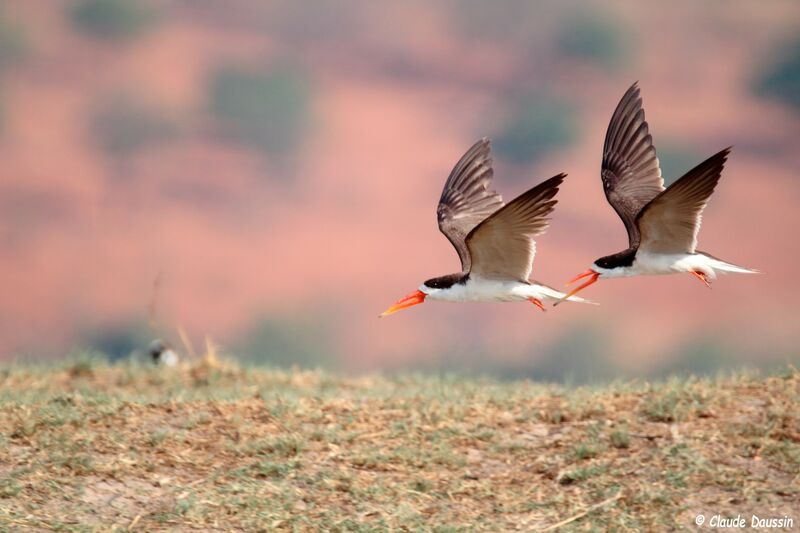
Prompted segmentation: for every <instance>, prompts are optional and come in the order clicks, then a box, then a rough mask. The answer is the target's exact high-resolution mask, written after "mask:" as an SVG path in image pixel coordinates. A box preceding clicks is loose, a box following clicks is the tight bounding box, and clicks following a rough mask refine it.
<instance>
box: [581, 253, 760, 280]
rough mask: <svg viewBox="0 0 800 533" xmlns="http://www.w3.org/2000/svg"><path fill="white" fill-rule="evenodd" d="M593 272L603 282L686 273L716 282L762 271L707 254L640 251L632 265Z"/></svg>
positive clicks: (598, 269) (596, 267)
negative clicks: (730, 275)
mask: <svg viewBox="0 0 800 533" xmlns="http://www.w3.org/2000/svg"><path fill="white" fill-rule="evenodd" d="M592 270H594V271H595V272H597V273H598V274H600V278H601V279H608V278H624V277H631V276H659V275H664V274H678V273H686V272H689V273H691V272H701V273H703V274H705V276H706V277H707V278H708V279H716V277H717V272H721V273H725V272H736V273H740V274H755V273H758V270H754V269H749V268H745V267H741V266H738V265H734V264H731V263H726V262H725V261H722V260H720V259H717V258H715V257H711V256H709V255H706V254H704V253H700V252H697V253H692V254H690V253H678V254H661V253H651V252H646V251H644V250H639V252H638V253H637V254H636V259H635V260H634V261H633V263H632V264H631V266H628V267H617V268H613V269H607V268H602V267H599V266H597V265H592Z"/></svg>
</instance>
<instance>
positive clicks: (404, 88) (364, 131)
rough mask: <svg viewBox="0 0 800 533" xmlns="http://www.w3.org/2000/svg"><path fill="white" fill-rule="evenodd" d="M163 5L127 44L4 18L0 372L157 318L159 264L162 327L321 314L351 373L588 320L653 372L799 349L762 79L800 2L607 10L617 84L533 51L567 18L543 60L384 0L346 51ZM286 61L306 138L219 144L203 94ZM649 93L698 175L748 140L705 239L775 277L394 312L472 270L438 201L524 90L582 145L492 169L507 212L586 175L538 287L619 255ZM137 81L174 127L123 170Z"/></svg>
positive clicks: (559, 223)
mask: <svg viewBox="0 0 800 533" xmlns="http://www.w3.org/2000/svg"><path fill="white" fill-rule="evenodd" d="M154 5H155V6H157V7H158V9H159V10H160V12H161V14H162V15H161V19H160V20H159V22H158V23H157V24H156V25H154V27H153V28H151V29H150V30H149V31H148V32H146V33H144V34H143V35H141V36H139V37H137V38H136V39H132V40H130V41H125V42H107V41H102V40H97V39H93V38H90V37H87V36H85V35H82V34H80V33H79V32H77V31H76V30H75V28H74V26H73V24H71V23H70V18H69V16H68V8H69V4H68V3H66V2H62V3H48V5H46V6H45V5H44V4H40V3H31V2H26V1H23V0H16V1H10V2H7V3H6V5H5V9H4V11H5V16H6V18H7V19H10V20H13V21H14V22H15V23H16V24H18V25H19V26H20V27H22V28H23V29H24V31H25V34H26V40H27V41H28V45H27V46H28V48H29V50H28V52H27V53H26V57H25V58H24V60H22V61H19V62H18V63H17V64H15V65H13V66H11V67H9V68H8V69H7V72H6V73H5V74H4V75H3V77H2V82H1V83H2V98H3V105H4V109H5V119H4V126H3V133H2V137H0V160H1V161H2V174H0V176H1V177H0V292H1V293H2V294H3V295H4V296H3V298H2V299H0V316H2V320H0V357H11V356H13V355H15V354H18V353H20V351H25V353H30V352H34V353H35V352H37V351H39V350H43V351H53V350H59V349H63V348H65V347H68V346H70V345H72V344H73V343H75V342H76V341H78V340H80V335H81V334H82V333H83V332H86V331H88V330H91V329H96V328H100V327H103V326H106V325H108V324H116V323H128V322H131V321H135V320H144V319H146V314H147V306H148V303H149V300H150V297H151V286H152V283H153V279H154V278H155V277H156V275H157V274H158V272H159V271H161V272H163V283H162V287H161V292H160V295H159V298H160V300H159V307H160V309H159V315H160V321H161V323H162V324H163V326H164V328H165V329H168V330H174V328H175V327H176V326H177V325H179V324H180V325H183V326H184V327H185V328H186V329H187V331H188V332H189V334H190V336H192V337H193V338H195V339H200V338H202V337H203V336H204V335H210V336H212V337H214V338H216V339H218V340H220V341H222V342H223V343H226V342H227V343H234V342H235V341H236V339H237V338H239V337H240V336H242V335H245V334H246V333H247V332H248V331H250V330H251V329H252V328H253V327H254V326H255V325H257V324H258V322H259V321H260V320H262V319H264V317H289V319H298V320H300V319H302V320H308V321H310V322H311V323H314V324H324V325H325V327H326V328H327V329H329V330H330V332H331V339H330V342H331V343H332V346H331V350H332V351H334V352H337V353H341V354H343V356H344V357H345V359H346V361H347V362H348V363H349V364H350V365H351V366H352V367H355V368H368V367H377V366H387V365H395V364H401V363H405V362H408V361H407V359H409V358H415V357H421V356H422V357H424V356H425V354H430V353H433V352H441V351H448V350H452V349H463V348H465V347H469V348H473V349H491V350H492V351H494V352H496V353H498V354H499V356H500V355H502V354H515V353H525V354H529V355H526V357H529V358H535V357H536V351H537V349H538V348H539V347H541V346H543V345H544V343H546V342H548V339H552V338H555V337H556V336H557V335H563V333H564V331H565V330H566V329H567V328H576V329H580V328H582V327H584V326H586V325H588V324H592V325H597V326H599V327H602V328H607V331H608V334H609V335H610V337H611V338H612V340H613V341H614V347H615V348H619V350H616V351H617V352H618V353H619V354H620V358H622V359H625V358H629V359H633V360H635V362H636V363H637V364H641V365H643V366H648V365H649V363H648V362H647V360H646V358H648V357H656V356H659V355H661V354H663V353H664V352H665V351H668V350H669V347H671V346H677V345H678V344H680V343H681V342H683V340H684V339H686V338H694V337H698V336H705V335H709V336H713V337H721V338H724V339H725V340H726V341H727V342H729V343H731V344H733V345H736V346H738V347H740V348H742V349H745V350H749V351H751V352H753V353H754V354H756V355H758V354H760V353H762V352H763V353H765V354H766V353H768V352H769V353H774V352H776V351H780V350H781V349H783V348H784V347H787V346H789V345H790V344H791V343H792V342H793V341H796V340H797V333H796V326H797V324H796V320H794V319H793V318H792V317H794V316H796V312H795V311H793V309H794V306H795V301H796V299H797V296H798V289H797V288H796V287H793V286H792V284H793V282H794V279H793V278H794V274H795V270H796V269H795V267H794V265H796V264H797V261H798V260H800V245H798V244H797V243H798V242H800V241H798V240H797V239H796V238H794V236H793V231H794V228H797V227H800V211H799V210H797V209H796V208H795V206H796V205H797V204H798V201H800V188H799V187H798V185H797V171H798V169H799V168H800V150H798V144H797V133H798V131H800V115H798V114H797V113H792V111H791V110H790V109H788V108H786V107H784V106H782V105H780V104H778V103H775V102H771V101H768V100H762V99H759V98H757V97H756V96H754V95H753V92H752V90H751V85H752V81H751V80H752V79H753V78H754V76H755V75H756V74H757V73H758V71H759V68H761V65H763V64H764V63H765V62H768V60H769V59H770V54H771V52H772V50H773V49H774V47H775V46H776V45H777V44H780V42H781V39H783V36H787V37H788V36H790V35H792V32H793V31H796V24H795V25H794V26H793V25H792V21H796V20H798V15H800V5H797V4H793V3H791V2H783V3H780V2H779V3H774V4H770V5H769V6H762V5H760V4H750V3H733V4H730V5H729V6H728V7H727V8H726V9H725V11H720V10H719V9H718V8H719V6H717V5H715V4H707V5H696V4H695V3H692V2H678V3H677V4H670V6H669V7H667V6H666V5H664V6H653V5H647V6H644V5H631V4H627V3H625V4H623V3H609V4H603V5H602V7H603V9H604V10H608V11H609V13H613V17H614V18H615V19H618V20H619V21H620V23H621V24H622V26H623V27H624V28H626V31H627V32H628V33H629V35H630V38H629V47H630V48H631V50H630V51H629V59H628V61H627V62H626V64H625V66H623V67H621V68H619V69H616V70H613V69H604V68H600V67H598V66H596V65H591V64H587V63H585V62H581V61H578V60H568V59H563V58H560V57H557V56H555V55H553V52H552V50H548V49H546V48H541V47H540V46H539V45H540V44H541V43H548V42H551V41H552V39H551V37H552V36H551V35H550V33H552V31H553V30H552V29H551V27H550V25H549V24H547V22H548V21H554V20H559V19H558V17H559V16H561V15H559V14H558V13H555V12H553V9H552V8H550V9H548V10H545V12H544V13H543V14H542V20H540V21H538V22H532V23H531V28H532V30H531V31H533V30H534V29H535V30H536V31H538V32H540V33H537V34H536V38H535V39H532V41H531V42H533V43H534V44H535V45H536V46H532V47H529V48H525V47H524V46H523V45H521V44H520V43H519V42H518V41H516V42H515V41H514V40H509V41H505V42H503V41H497V40H492V39H487V38H478V37H475V38H472V37H471V36H470V35H469V34H468V33H466V32H464V31H463V29H459V28H458V27H456V24H455V23H454V22H453V17H452V16H451V15H452V13H451V11H452V9H453V8H454V6H451V5H450V4H434V5H431V4H430V3H427V2H418V3H412V4H406V3H404V4H403V5H402V7H401V6H399V5H397V6H392V7H389V6H387V5H383V6H382V7H378V6H371V7H369V8H368V9H364V10H363V11H361V12H360V14H359V20H361V21H362V24H361V25H360V26H359V28H360V29H359V30H358V32H354V33H353V34H349V33H348V32H344V31H343V32H341V35H333V36H330V35H328V36H318V35H316V34H314V32H313V31H311V32H309V33H303V32H302V31H299V30H298V31H297V32H296V34H291V33H289V32H288V31H287V32H284V33H281V32H278V31H275V29H274V26H271V25H269V24H267V23H262V21H264V20H267V19H269V17H278V16H280V15H281V13H282V12H281V10H282V9H283V10H289V9H290V7H289V5H288V4H278V5H279V6H280V7H274V6H273V7H272V8H271V11H270V9H267V8H264V10H263V11H264V13H260V14H258V15H259V16H256V13H251V11H257V10H256V8H253V7H252V6H248V4H247V3H246V2H235V3H231V5H230V6H229V8H228V9H227V10H223V9H222V8H220V7H213V4H211V3H202V4H201V5H200V6H198V7H195V6H194V5H193V4H192V3H190V2H174V3H173V2H164V3H154ZM309 9H311V8H309ZM576 9H578V8H576ZM223 11H225V13H223ZM237 14H238V16H237ZM410 29H413V30H410ZM314 31H316V30H314ZM548 32H549V33H548ZM545 56H546V57H550V60H549V61H543V60H542V57H545ZM551 56H552V57H551ZM553 58H555V59H553ZM286 63H289V64H291V65H292V66H293V67H295V68H297V69H298V70H301V71H303V72H304V73H305V75H306V76H307V78H308V79H309V80H310V84H311V87H312V90H311V92H312V100H311V109H310V116H311V119H310V124H309V127H308V128H307V131H306V134H305V136H304V137H303V139H302V142H301V143H300V145H299V147H298V149H297V151H296V153H295V154H294V156H293V157H291V158H290V161H288V162H285V161H278V160H277V158H275V157H270V156H269V155H264V154H262V153H259V152H258V151H257V150H254V149H252V148H250V147H248V146H246V145H243V144H241V143H234V142H230V141H228V140H226V139H225V138H224V136H222V135H220V133H219V131H218V128H217V127H215V123H214V121H215V119H214V117H213V116H212V114H211V112H210V111H209V96H208V89H207V86H208V80H209V79H210V77H211V75H212V73H213V72H214V70H215V68H217V66H218V65H220V64H242V65H249V66H251V67H253V68H267V67H269V66H270V65H275V64H286ZM637 79H638V80H639V82H640V85H641V87H642V91H643V95H644V99H645V106H646V110H647V116H648V119H649V121H650V123H651V130H652V132H653V134H654V137H655V140H656V146H657V147H658V146H668V147H672V148H673V149H674V147H676V146H678V147H681V148H683V149H684V150H687V151H689V152H690V153H691V154H693V156H696V158H697V160H696V161H693V162H694V163H696V162H699V161H700V160H701V159H702V158H704V157H705V156H707V155H711V154H712V153H714V152H716V151H717V150H719V149H721V148H723V147H725V146H728V145H731V144H732V145H734V150H733V156H732V157H731V159H730V161H729V164H728V167H727V168H726V171H725V174H724V178H723V181H722V183H721V186H720V188H719V189H718V192H717V193H716V194H715V195H714V198H713V201H712V203H711V205H710V206H709V208H708V209H707V211H706V214H705V218H704V221H705V224H704V227H703V232H702V235H701V248H702V249H704V250H707V251H710V252H712V253H713V254H715V255H718V256H720V257H723V258H725V259H728V260H730V261H733V262H736V263H740V264H743V265H747V266H751V267H755V268H758V269H760V270H762V271H764V274H761V275H758V276H728V277H725V278H723V279H720V280H719V281H718V282H716V283H715V284H714V289H713V290H711V291H709V290H707V289H705V288H704V287H703V286H702V285H700V284H699V283H697V281H696V280H693V279H692V278H691V277H689V276H685V277H681V276H673V277H670V278H661V279H633V280H624V281H611V282H606V283H600V284H598V285H597V286H595V287H593V288H592V290H591V291H587V294H586V296H588V297H590V298H592V299H594V300H596V301H598V302H600V303H601V304H602V306H601V307H600V308H592V307H588V306H577V305H574V306H567V305H564V306H561V307H559V308H558V309H557V310H552V311H550V312H548V313H547V314H546V315H543V314H541V313H540V312H539V311H538V310H536V309H535V308H533V307H530V306H524V305H503V306H500V305H493V306H464V307H456V306H452V307H449V306H446V305H444V304H438V305H437V304H430V305H424V306H421V307H419V308H416V309H414V310H413V311H409V312H407V313H402V314H398V315H397V316H393V317H392V318H391V319H387V320H383V321H378V320H377V319H376V315H377V314H378V313H379V312H380V311H381V310H382V309H384V308H385V307H386V306H387V305H388V304H390V303H391V302H392V301H394V300H395V299H396V298H398V297H400V296H402V295H403V294H405V293H407V292H409V291H410V290H413V289H414V288H416V287H417V286H418V285H419V283H421V281H423V280H424V279H426V278H428V277H431V276H433V275H436V274H440V273H445V272H449V271H454V270H456V269H457V265H458V262H457V258H456V256H455V253H454V252H453V250H452V249H451V248H450V246H449V244H448V243H447V241H446V240H445V239H444V238H443V237H442V236H441V235H440V234H439V233H438V231H437V229H436V222H435V216H434V210H435V202H436V200H437V199H438V194H439V191H440V188H441V185H442V183H443V181H444V179H445V177H446V175H447V173H448V172H449V170H450V168H451V167H452V165H453V164H454V163H455V161H456V160H457V159H458V157H459V156H460V155H461V154H462V153H463V151H464V150H466V148H468V147H469V145H470V144H471V143H472V142H473V141H474V140H475V139H477V138H478V137H480V136H483V135H495V134H497V129H498V126H497V118H496V117H498V116H500V115H501V114H502V110H503V105H504V103H505V101H506V100H507V98H508V96H509V95H511V94H514V93H515V92H516V91H519V92H528V91H533V90H546V91H547V92H549V93H553V94H557V95H559V96H561V97H563V98H565V99H567V100H568V101H569V102H571V105H573V106H574V107H575V109H576V116H577V117H578V120H579V129H578V133H577V137H576V140H575V142H574V143H573V144H571V145H569V146H566V147H564V148H562V149H556V150H553V151H551V152H550V153H549V154H548V155H547V156H545V157H543V158H541V159H540V160H538V161H537V162H536V163H535V164H533V165H530V166H524V165H522V166H520V165H516V166H515V165H514V164H512V162H510V161H508V160H504V159H503V158H502V157H500V156H497V157H496V186H497V188H498V190H500V191H501V192H502V193H503V195H504V197H505V198H507V199H508V198H511V197H513V196H514V195H516V194H518V193H520V192H522V191H523V190H524V189H525V188H527V187H528V186H530V185H533V184H535V183H537V182H538V181H540V180H542V179H544V178H547V177H550V176H552V175H554V174H556V173H558V172H562V171H563V172H568V173H569V177H568V178H567V181H566V182H565V185H564V187H563V189H562V191H561V193H560V194H559V200H560V203H559V205H558V208H557V210H556V212H555V216H554V220H553V224H552V226H551V229H550V231H549V232H548V234H547V235H546V236H544V238H542V239H541V240H540V242H539V246H538V250H539V255H538V256H537V262H536V266H535V277H536V278H537V279H539V280H541V281H543V282H545V283H549V284H553V285H556V286H559V285H560V284H562V283H563V282H564V281H565V280H567V279H569V278H571V277H572V276H573V275H575V274H576V273H578V272H581V271H583V270H584V269H585V268H586V267H587V266H588V265H589V263H590V262H591V261H592V260H593V259H595V258H596V257H599V256H601V255H605V254H607V253H611V252H613V251H616V250H619V249H622V248H623V247H624V246H625V237H624V235H625V234H624V230H623V228H622V225H621V223H620V222H619V220H618V219H617V218H616V216H615V214H614V213H613V211H612V209H611V208H610V207H609V206H608V205H607V204H606V203H605V201H604V199H603V195H602V190H601V185H600V180H599V175H598V169H599V158H600V149H601V146H602V141H603V136H604V133H605V128H606V125H607V121H608V118H609V117H610V114H611V111H612V110H613V108H614V106H615V105H616V103H617V100H618V99H619V97H620V96H621V95H622V93H623V92H624V90H625V89H626V88H627V87H628V85H630V83H632V82H633V81H634V80H637ZM120 90H125V91H134V92H135V93H136V95H137V96H140V97H141V98H142V99H144V100H146V101H150V102H155V103H156V104H157V106H158V108H159V109H162V110H164V113H165V115H168V116H169V117H170V118H171V119H172V120H174V121H175V122H177V124H178V133H177V134H176V135H175V136H174V137H173V138H171V139H169V140H167V141H165V142H162V143H158V144H156V145H153V146H149V147H146V148H145V149H142V150H140V151H138V152H136V153H135V154H133V155H132V156H129V157H127V158H125V160H124V161H122V162H120V161H117V160H115V159H114V158H113V157H111V156H109V155H108V154H107V153H105V152H104V151H103V149H102V148H101V147H100V146H99V145H98V143H97V142H96V140H95V139H94V138H93V137H92V132H91V119H90V114H91V111H92V109H93V106H94V105H95V103H96V102H97V101H98V100H100V99H102V97H103V96H104V95H107V94H111V93H114V92H116V91H120ZM512 176H516V177H517V178H516V179H514V178H512ZM519 176H528V178H526V179H524V180H520V179H519V178H518V177H519ZM668 177H670V178H673V177H675V176H668ZM467 329H469V330H470V335H469V338H467V339H465V338H464V331H465V330H467Z"/></svg>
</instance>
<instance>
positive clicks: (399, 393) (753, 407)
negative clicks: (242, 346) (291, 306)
mask: <svg viewBox="0 0 800 533" xmlns="http://www.w3.org/2000/svg"><path fill="white" fill-rule="evenodd" d="M799 401H800V373H798V372H797V371H796V370H789V371H787V372H786V373H785V374H783V375H780V376H774V377H768V378H759V377H757V376H754V375H740V376H737V377H734V378H726V379H720V380H711V381H703V380H675V381H671V382H668V383H665V384H661V385H657V386H656V385H648V384H641V383H633V384H621V385H615V386H611V387H608V388H604V389H595V390H592V389H563V388H557V387H543V386H539V385H535V384H530V383H525V382H520V383H497V382H493V381H474V380H464V379H457V378H431V377H414V376H411V377H404V378H396V379H385V378H380V377H367V378H355V379H346V378H340V377H336V376H332V375H328V374H324V373H318V372H300V371H296V372H279V371H267V370H242V369H239V368H236V367H232V366H231V367H228V366H221V365H207V364H197V365H194V366H189V367H183V368H179V369H174V370H170V369H152V368H147V367H140V366H136V365H123V366H107V365H104V364H96V363H92V362H90V361H84V362H79V363H72V364H70V365H69V366H64V367H61V368H38V369H37V368H24V367H11V368H6V369H4V370H0V530H8V531H20V530H24V531H39V530H41V531H49V530H63V531H108V530H115V531H129V530H130V531H132V530H136V531H159V530H172V531H261V530H263V531H267V530H270V531H271V530H299V531H307V530H308V531H313V530H328V531H373V530H415V531H418V530H424V531H472V530H494V531H502V530H541V529H545V528H548V527H551V528H552V526H555V525H557V524H559V523H563V524H564V525H563V527H560V530H561V531H570V530H580V531H585V530H591V529H595V530H607V529H613V530H616V531H666V530H674V529H688V530H692V529H694V525H693V520H694V516H695V515H696V514H697V513H698V512H704V513H706V514H709V513H712V512H716V513H722V514H728V515H732V516H736V515H737V514H739V513H741V514H742V515H743V516H748V517H749V516H750V514H749V513H753V512H755V513H757V514H759V516H785V515H789V516H792V517H793V518H794V520H795V526H797V525H798V522H800V504H798V502H800V410H798V402H799Z"/></svg>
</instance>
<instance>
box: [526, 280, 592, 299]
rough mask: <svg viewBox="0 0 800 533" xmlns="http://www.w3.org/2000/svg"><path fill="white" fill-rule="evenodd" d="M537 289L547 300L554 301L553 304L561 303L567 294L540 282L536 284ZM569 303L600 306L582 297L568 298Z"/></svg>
mask: <svg viewBox="0 0 800 533" xmlns="http://www.w3.org/2000/svg"><path fill="white" fill-rule="evenodd" d="M535 285H536V289H537V290H538V291H539V292H540V293H541V294H542V295H543V296H544V297H545V299H547V300H552V301H553V302H556V301H559V300H561V299H562V298H564V296H566V293H564V292H561V291H559V290H556V289H554V288H553V287H548V286H547V285H543V284H541V283H539V282H535ZM566 301H568V302H578V303H582V304H592V305H599V304H598V303H597V302H593V301H591V300H587V299H586V298H581V297H580V296H570V297H569V298H567V300H566Z"/></svg>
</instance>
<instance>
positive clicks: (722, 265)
mask: <svg viewBox="0 0 800 533" xmlns="http://www.w3.org/2000/svg"><path fill="white" fill-rule="evenodd" d="M698 253H700V254H702V255H704V256H706V257H707V258H708V266H710V267H711V268H713V269H714V270H719V271H720V272H735V273H737V274H760V273H761V271H760V270H756V269H754V268H746V267H743V266H739V265H734V264H733V263H728V262H727V261H723V260H722V259H719V258H717V257H714V256H712V255H709V254H707V253H705V252H698Z"/></svg>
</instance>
